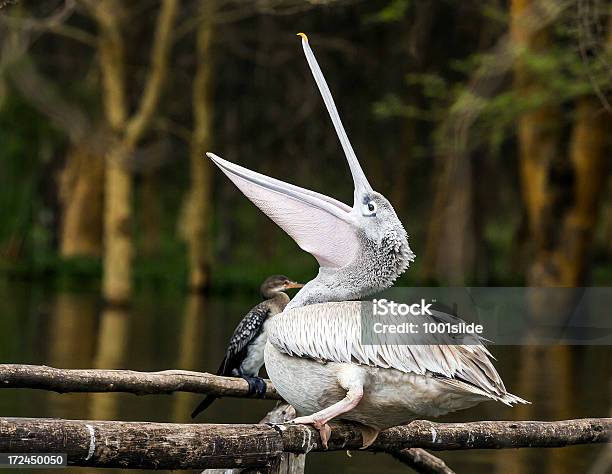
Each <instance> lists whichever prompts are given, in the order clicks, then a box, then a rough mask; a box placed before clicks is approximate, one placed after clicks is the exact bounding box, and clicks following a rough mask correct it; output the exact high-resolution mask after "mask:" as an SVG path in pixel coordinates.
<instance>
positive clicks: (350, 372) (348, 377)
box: [291, 366, 363, 449]
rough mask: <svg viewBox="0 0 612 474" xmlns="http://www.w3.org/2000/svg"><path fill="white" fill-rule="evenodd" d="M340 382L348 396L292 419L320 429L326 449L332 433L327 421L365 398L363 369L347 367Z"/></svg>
mask: <svg viewBox="0 0 612 474" xmlns="http://www.w3.org/2000/svg"><path fill="white" fill-rule="evenodd" d="M345 367H346V366H345ZM338 382H339V383H340V386H341V387H342V388H344V389H345V390H346V391H347V392H346V396H345V397H344V398H343V399H342V400H340V401H339V402H336V403H334V404H333V405H331V406H329V407H327V408H324V409H323V410H321V411H318V412H316V413H313V414H312V415H308V416H299V417H297V418H294V419H293V420H291V423H302V424H305V425H312V426H314V427H315V428H316V429H317V430H319V434H320V436H321V444H323V447H324V448H325V449H327V441H328V440H329V436H330V435H331V429H330V427H329V426H328V425H327V423H328V422H329V421H330V420H332V419H334V418H336V417H337V416H340V415H342V414H343V413H346V412H349V411H351V410H352V409H353V408H355V407H356V406H357V404H358V403H359V402H360V401H361V399H362V398H363V378H362V373H361V371H359V370H355V369H354V368H352V367H346V368H345V370H342V371H341V373H340V374H339V377H338Z"/></svg>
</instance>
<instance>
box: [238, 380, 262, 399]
mask: <svg viewBox="0 0 612 474" xmlns="http://www.w3.org/2000/svg"><path fill="white" fill-rule="evenodd" d="M242 378H243V379H244V380H246V381H247V383H248V384H249V391H248V392H247V397H254V398H264V397H265V396H266V389H267V386H266V382H264V380H263V379H262V378H261V377H249V376H247V375H243V376H242Z"/></svg>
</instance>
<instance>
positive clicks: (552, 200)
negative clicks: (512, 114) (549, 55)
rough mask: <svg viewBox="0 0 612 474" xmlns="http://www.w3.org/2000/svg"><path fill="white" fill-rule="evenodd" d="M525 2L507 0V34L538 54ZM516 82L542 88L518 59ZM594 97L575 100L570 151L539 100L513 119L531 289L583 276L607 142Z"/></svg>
mask: <svg viewBox="0 0 612 474" xmlns="http://www.w3.org/2000/svg"><path fill="white" fill-rule="evenodd" d="M531 8H533V2H532V1H531V0H513V2H512V7H511V16H512V37H513V40H514V41H515V43H516V45H517V47H518V48H519V50H524V51H530V52H542V51H545V50H546V48H547V47H548V45H549V43H550V39H549V32H548V31H547V30H540V31H534V30H533V28H529V27H528V26H527V19H528V17H529V12H530V9H531ZM515 87H516V88H517V90H518V91H519V93H520V94H522V95H523V96H525V97H527V98H528V97H529V96H530V95H532V94H538V93H542V92H543V91H544V90H545V89H546V87H547V85H546V84H544V83H541V82H540V81H539V79H538V78H536V77H534V76H533V75H532V74H531V72H530V71H529V70H528V67H527V66H526V65H525V63H524V62H523V61H522V60H521V58H520V56H519V59H518V61H517V64H516V67H515ZM599 108H600V107H599V106H598V104H597V102H596V101H595V99H594V98H592V97H588V96H584V97H582V98H579V99H578V100H577V103H576V106H575V112H576V113H575V119H574V123H573V129H572V132H571V137H570V144H569V149H567V150H564V149H562V147H561V127H562V121H561V118H562V115H561V110H560V108H559V106H558V105H557V104H545V105H542V106H540V107H538V108H536V109H535V110H533V111H530V112H527V113H524V114H523V115H522V116H521V117H520V118H519V120H518V141H519V158H520V171H521V181H522V192H523V198H524V201H525V205H526V209H527V216H528V223H529V231H530V234H531V240H532V243H533V247H534V248H533V252H534V258H533V263H532V264H531V267H530V269H529V271H528V277H527V281H528V283H529V284H530V285H534V286H580V285H582V284H584V282H585V279H586V271H587V268H588V257H589V255H588V250H589V249H590V247H591V242H592V238H593V232H594V228H595V224H596V222H597V215H598V210H599V203H600V196H601V191H602V188H603V184H604V180H603V177H604V176H605V151H606V148H607V146H608V145H609V132H608V131H609V127H610V125H611V122H610V117H609V116H608V115H607V114H598V113H597V111H598V109H599Z"/></svg>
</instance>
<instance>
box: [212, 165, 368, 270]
mask: <svg viewBox="0 0 612 474" xmlns="http://www.w3.org/2000/svg"><path fill="white" fill-rule="evenodd" d="M207 155H208V157H209V158H210V159H211V160H213V162H214V163H215V164H216V165H217V166H218V167H219V168H220V169H221V171H223V173H225V175H226V176H227V177H228V178H229V179H230V180H231V181H232V182H233V183H234V184H235V185H236V186H237V187H238V189H240V191H242V192H243V193H244V195H245V196H246V197H247V198H249V199H250V200H251V201H252V202H253V204H255V205H256V206H257V207H258V208H259V209H261V210H262V211H263V212H264V214H266V215H267V216H268V217H269V218H270V219H272V220H273V221H274V222H275V223H276V224H277V225H278V226H279V227H280V228H281V229H283V230H284V231H285V232H286V233H287V234H289V235H290V236H291V238H292V239H293V240H295V242H296V243H297V244H298V245H299V246H300V248H301V249H303V250H305V251H306V252H308V253H310V254H312V255H313V256H314V257H315V258H316V259H317V261H318V262H319V265H320V266H322V267H331V268H338V267H343V266H345V265H347V264H349V263H350V262H351V261H352V260H353V258H354V256H355V253H356V252H357V250H358V249H359V241H358V236H357V230H356V227H355V226H354V225H353V224H352V216H351V208H350V207H349V206H347V205H346V204H343V203H341V202H340V201H337V200H335V199H333V198H331V197H329V196H325V195H323V194H319V193H316V192H314V191H310V190H308V189H304V188H300V187H299V186H294V185H292V184H289V183H285V182H283V181H280V180H278V179H274V178H270V177H269V176H266V175H263V174H261V173H257V172H255V171H251V170H249V169H247V168H243V167H242V166H238V165H236V164H234V163H230V162H229V161H226V160H224V159H223V158H220V157H218V156H217V155H214V154H212V153H207Z"/></svg>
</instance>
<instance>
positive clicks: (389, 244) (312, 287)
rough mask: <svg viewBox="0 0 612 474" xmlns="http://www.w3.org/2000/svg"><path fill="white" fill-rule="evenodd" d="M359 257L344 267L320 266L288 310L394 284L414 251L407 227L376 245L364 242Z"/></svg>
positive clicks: (366, 293) (353, 296)
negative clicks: (316, 273) (409, 241)
mask: <svg viewBox="0 0 612 474" xmlns="http://www.w3.org/2000/svg"><path fill="white" fill-rule="evenodd" d="M362 243H363V245H362V248H361V251H360V252H359V253H358V255H357V258H356V259H355V260H354V261H353V262H352V263H351V264H349V265H347V266H345V267H342V268H320V269H319V274H318V275H317V277H316V278H315V279H314V280H311V281H309V282H308V283H307V284H306V285H304V287H303V288H302V289H301V290H300V291H299V292H298V294H297V295H295V297H294V298H293V299H292V300H291V302H290V303H289V304H288V305H287V309H291V308H298V307H301V306H306V305H310V304H315V303H327V302H330V301H349V300H359V299H361V298H363V297H365V296H369V295H372V294H374V293H377V292H379V291H382V290H384V289H386V288H389V287H390V286H392V285H393V282H394V281H395V280H396V279H397V277H398V276H399V275H401V274H402V273H404V271H405V270H406V268H408V265H409V264H410V262H412V261H413V260H414V253H413V252H412V250H410V246H409V245H408V239H407V236H406V233H405V231H404V229H403V228H401V232H397V231H395V230H391V231H389V232H387V233H386V234H385V235H384V236H383V237H382V240H381V241H380V242H378V243H376V244H374V243H372V242H367V241H365V242H362Z"/></svg>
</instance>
